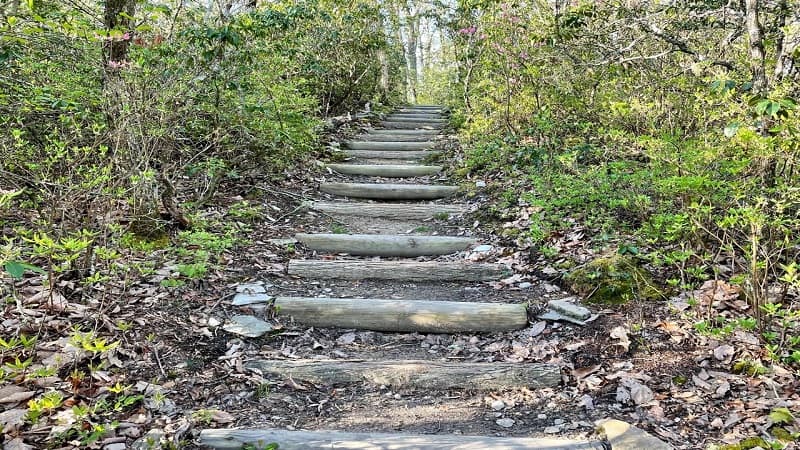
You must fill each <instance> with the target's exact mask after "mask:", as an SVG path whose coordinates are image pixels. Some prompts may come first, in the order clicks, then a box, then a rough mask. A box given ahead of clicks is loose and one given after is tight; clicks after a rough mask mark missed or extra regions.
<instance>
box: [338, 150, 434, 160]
mask: <svg viewBox="0 0 800 450" xmlns="http://www.w3.org/2000/svg"><path fill="white" fill-rule="evenodd" d="M344 154H345V155H347V156H349V157H351V158H360V159H402V160H406V161H413V160H419V159H425V158H431V157H433V156H438V155H440V154H441V152H436V151H431V150H421V151H415V150H401V151H397V152H392V151H386V150H344Z"/></svg>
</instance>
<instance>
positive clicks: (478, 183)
mask: <svg viewBox="0 0 800 450" xmlns="http://www.w3.org/2000/svg"><path fill="white" fill-rule="evenodd" d="M475 187H479V188H482V187H486V182H485V181H483V180H479V181H476V182H475Z"/></svg>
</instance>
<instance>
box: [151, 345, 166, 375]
mask: <svg viewBox="0 0 800 450" xmlns="http://www.w3.org/2000/svg"><path fill="white" fill-rule="evenodd" d="M153 356H155V357H156V363H157V364H158V370H160V371H161V375H163V376H164V378H167V373H166V372H164V366H162V365H161V357H159V356H158V345H153Z"/></svg>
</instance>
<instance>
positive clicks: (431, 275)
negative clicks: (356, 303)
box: [289, 259, 511, 281]
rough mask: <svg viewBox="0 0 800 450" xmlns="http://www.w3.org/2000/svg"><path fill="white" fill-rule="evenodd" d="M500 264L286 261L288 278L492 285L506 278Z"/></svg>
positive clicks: (506, 271) (504, 269) (503, 267)
mask: <svg viewBox="0 0 800 450" xmlns="http://www.w3.org/2000/svg"><path fill="white" fill-rule="evenodd" d="M510 272H511V271H510V270H509V269H508V268H507V267H506V266H504V265H502V264H484V263H466V262H438V261H430V262H419V261H319V260H297V259H293V260H291V261H289V275H295V276H300V277H305V278H323V279H339V280H367V279H380V280H402V281H439V280H441V281H444V280H447V281H493V280H497V279H500V278H503V277H504V276H509V275H510Z"/></svg>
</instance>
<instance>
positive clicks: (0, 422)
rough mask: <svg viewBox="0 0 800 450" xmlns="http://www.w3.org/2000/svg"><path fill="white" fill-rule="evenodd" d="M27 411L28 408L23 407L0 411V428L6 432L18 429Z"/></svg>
mask: <svg viewBox="0 0 800 450" xmlns="http://www.w3.org/2000/svg"><path fill="white" fill-rule="evenodd" d="M27 413H28V410H27V409H24V408H17V409H10V410H8V411H3V412H0V428H1V429H2V430H3V431H4V432H6V433H11V432H12V431H15V430H17V429H19V427H21V426H22V424H23V423H24V422H25V415H26V414H27Z"/></svg>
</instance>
